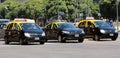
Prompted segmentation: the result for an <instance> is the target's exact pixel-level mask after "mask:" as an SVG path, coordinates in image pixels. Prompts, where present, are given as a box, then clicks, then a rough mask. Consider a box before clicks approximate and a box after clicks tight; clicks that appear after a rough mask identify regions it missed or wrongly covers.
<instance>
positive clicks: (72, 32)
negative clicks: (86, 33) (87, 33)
mask: <svg viewBox="0 0 120 58" xmlns="http://www.w3.org/2000/svg"><path fill="white" fill-rule="evenodd" d="M80 33H81V32H79V31H70V34H80Z"/></svg>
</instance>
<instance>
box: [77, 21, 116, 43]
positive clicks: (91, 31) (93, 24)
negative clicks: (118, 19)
mask: <svg viewBox="0 0 120 58" xmlns="http://www.w3.org/2000/svg"><path fill="white" fill-rule="evenodd" d="M76 26H77V27H79V28H82V29H83V30H84V31H85V37H86V38H93V40H96V41H99V40H100V39H104V38H110V39H111V40H113V41H115V40H116V39H117V37H118V31H117V30H116V29H115V27H114V26H111V25H109V24H108V23H107V22H105V21H103V20H81V21H79V22H78V24H77V25H76Z"/></svg>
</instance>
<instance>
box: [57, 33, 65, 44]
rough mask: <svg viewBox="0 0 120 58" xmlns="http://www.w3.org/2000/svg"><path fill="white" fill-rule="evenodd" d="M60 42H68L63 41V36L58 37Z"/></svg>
mask: <svg viewBox="0 0 120 58" xmlns="http://www.w3.org/2000/svg"><path fill="white" fill-rule="evenodd" d="M58 41H59V42H61V43H63V42H66V40H65V39H63V37H62V36H60V35H59V36H58Z"/></svg>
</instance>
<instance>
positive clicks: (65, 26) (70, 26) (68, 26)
mask: <svg viewBox="0 0 120 58" xmlns="http://www.w3.org/2000/svg"><path fill="white" fill-rule="evenodd" d="M59 27H60V28H75V26H74V25H73V24H59Z"/></svg>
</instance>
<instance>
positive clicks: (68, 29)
mask: <svg viewBox="0 0 120 58" xmlns="http://www.w3.org/2000/svg"><path fill="white" fill-rule="evenodd" d="M63 30H64V31H82V29H80V28H63Z"/></svg>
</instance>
